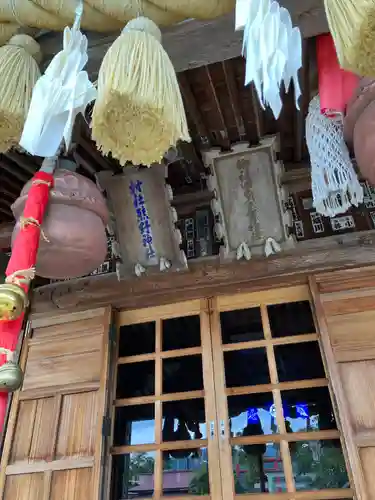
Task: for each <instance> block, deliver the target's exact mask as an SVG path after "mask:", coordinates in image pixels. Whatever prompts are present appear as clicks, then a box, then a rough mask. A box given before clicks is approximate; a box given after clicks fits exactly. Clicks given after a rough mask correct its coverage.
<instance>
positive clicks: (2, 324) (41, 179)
mask: <svg viewBox="0 0 375 500" xmlns="http://www.w3.org/2000/svg"><path fill="white" fill-rule="evenodd" d="M52 185H53V175H52V174H51V173H47V172H43V171H39V172H37V173H36V174H35V175H34V177H33V181H32V186H31V188H30V191H29V194H28V197H27V201H26V205H25V209H24V214H23V218H22V220H21V224H22V230H21V231H20V232H19V233H18V235H17V238H16V240H15V241H14V244H13V248H12V254H11V257H10V260H9V263H8V267H7V270H6V280H5V281H6V283H8V284H9V283H11V284H14V285H16V286H19V287H21V288H22V289H23V290H24V291H25V293H26V294H27V293H28V291H29V285H30V281H31V279H32V278H33V274H34V269H35V264H36V257H37V252H38V247H39V238H40V232H41V229H40V226H41V224H42V221H43V217H44V214H45V211H46V208H47V205H48V195H49V189H50V187H52ZM0 294H1V286H0ZM23 320H24V311H23V312H22V314H21V315H20V316H19V317H18V318H17V319H14V320H8V319H4V316H3V319H2V320H1V321H0V349H1V348H2V350H3V352H4V350H7V351H10V352H11V353H13V352H14V351H15V350H16V348H17V343H18V339H19V335H20V332H21V329H22V325H23ZM7 359H8V357H7V356H6V355H5V354H0V366H2V365H4V363H5V362H6V361H7ZM7 405H8V393H7V392H0V432H2V430H3V426H4V421H5V417H6V411H7Z"/></svg>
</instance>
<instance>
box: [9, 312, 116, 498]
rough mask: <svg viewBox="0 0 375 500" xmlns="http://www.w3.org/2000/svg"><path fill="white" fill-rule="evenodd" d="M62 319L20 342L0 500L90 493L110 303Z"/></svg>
mask: <svg viewBox="0 0 375 500" xmlns="http://www.w3.org/2000/svg"><path fill="white" fill-rule="evenodd" d="M73 316H75V315H73ZM69 318H71V316H69V315H66V316H65V317H63V316H62V315H60V316H55V318H54V319H52V321H51V322H50V323H49V324H48V322H46V321H44V322H43V321H41V322H40V326H39V329H36V330H34V332H36V333H37V335H36V337H35V338H33V339H28V340H27V341H26V343H25V345H24V347H23V352H22V363H21V364H22V366H23V367H24V369H25V374H26V375H25V382H24V385H23V388H22V390H21V391H20V392H19V393H16V395H15V397H14V399H13V403H12V407H11V412H10V417H9V424H8V429H7V433H6V437H5V443H4V450H3V455H2V462H1V473H0V498H1V499H2V500H14V499H19V500H21V499H22V500H34V499H35V500H51V499H53V500H56V499H59V500H68V499H69V500H75V499H77V500H78V499H81V498H90V499H91V498H92V499H97V498H98V495H99V485H100V479H101V474H100V472H101V458H102V446H103V440H102V432H101V431H102V421H103V416H104V412H105V405H106V384H107V379H108V369H109V367H108V338H109V336H108V330H109V321H110V309H109V308H106V309H104V308H102V309H100V310H97V311H86V312H85V313H82V314H79V315H77V316H75V319H77V320H76V321H69ZM54 322H55V324H54ZM56 325H57V326H56ZM55 327H56V328H55ZM90 331H91V335H89V334H88V333H89V332H90ZM46 332H47V333H46ZM48 333H51V335H48ZM39 334H40V335H39ZM90 384H91V385H90Z"/></svg>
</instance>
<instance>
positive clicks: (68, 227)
mask: <svg viewBox="0 0 375 500" xmlns="http://www.w3.org/2000/svg"><path fill="white" fill-rule="evenodd" d="M70 163H72V164H73V165H72V168H71V169H69V170H67V169H66V168H58V169H57V170H56V172H55V174H54V187H53V189H52V190H51V193H50V201H49V205H48V214H47V215H46V217H45V219H44V221H43V224H42V226H41V227H42V233H41V237H40V243H39V250H38V258H37V261H36V266H35V268H36V272H37V274H38V276H42V277H44V278H50V279H65V278H79V277H81V276H86V275H88V274H90V273H91V272H92V271H94V270H95V269H97V268H98V267H99V266H100V265H101V264H102V263H103V262H104V260H105V257H106V254H107V236H106V232H105V227H106V225H107V223H108V221H109V213H108V208H107V205H106V201H105V199H104V197H103V195H102V193H101V192H100V191H99V189H98V188H97V186H96V184H95V183H94V182H92V181H91V180H90V179H87V177H84V176H83V175H80V174H77V173H76V172H74V171H72V170H74V169H75V167H76V165H75V164H74V163H73V162H70ZM30 188H31V183H30V182H28V183H27V184H26V185H25V186H24V188H23V189H22V191H21V193H20V196H19V198H18V199H17V200H16V201H15V202H14V204H13V205H12V212H13V215H14V217H15V219H16V221H17V222H16V225H15V227H14V230H13V235H12V241H13V242H14V241H15V239H16V238H17V235H18V233H19V231H20V230H21V228H22V227H23V225H24V217H23V216H22V213H23V209H24V206H25V203H26V201H27V199H28V196H29V190H30Z"/></svg>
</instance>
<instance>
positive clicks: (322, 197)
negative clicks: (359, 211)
mask: <svg viewBox="0 0 375 500" xmlns="http://www.w3.org/2000/svg"><path fill="white" fill-rule="evenodd" d="M306 142H307V147H308V150H309V153H310V160H311V185H312V195H313V206H314V208H315V209H316V211H317V212H318V213H320V214H322V215H324V216H327V217H334V216H335V215H337V214H339V213H345V212H346V211H347V210H348V208H350V206H351V205H354V206H356V207H357V206H358V204H359V203H362V201H363V189H362V186H361V185H360V183H359V181H358V178H357V174H356V173H355V170H354V167H353V164H352V161H351V159H350V156H349V151H348V148H347V146H346V144H345V141H344V133H343V118H342V116H341V115H340V116H336V117H334V118H327V117H326V116H324V115H323V114H322V113H321V112H320V99H319V96H316V97H314V98H313V99H312V100H311V102H310V106H309V113H308V115H307V118H306Z"/></svg>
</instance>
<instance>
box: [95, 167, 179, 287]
mask: <svg viewBox="0 0 375 500" xmlns="http://www.w3.org/2000/svg"><path fill="white" fill-rule="evenodd" d="M166 174H167V172H166V167H165V166H163V165H153V166H152V167H150V168H137V167H126V168H125V169H124V172H123V173H122V174H116V175H113V174H112V173H111V172H107V171H104V172H100V173H99V174H98V183H99V185H100V187H101V188H102V189H103V190H105V192H106V195H107V201H108V204H109V206H110V208H111V209H112V211H113V215H114V218H115V222H116V233H117V241H118V242H119V247H120V256H121V264H120V266H119V269H120V277H121V278H126V277H132V276H134V274H135V275H137V276H141V275H143V274H144V273H146V272H147V273H149V272H151V271H152V272H158V271H159V272H165V271H169V270H170V271H179V270H181V269H186V268H187V260H186V257H185V253H184V252H183V251H182V250H180V243H181V233H180V231H179V230H178V229H177V228H176V226H175V223H176V222H177V214H176V211H175V209H174V208H173V207H172V206H171V199H172V190H171V188H170V186H168V185H167V184H166Z"/></svg>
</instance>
